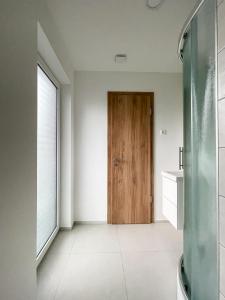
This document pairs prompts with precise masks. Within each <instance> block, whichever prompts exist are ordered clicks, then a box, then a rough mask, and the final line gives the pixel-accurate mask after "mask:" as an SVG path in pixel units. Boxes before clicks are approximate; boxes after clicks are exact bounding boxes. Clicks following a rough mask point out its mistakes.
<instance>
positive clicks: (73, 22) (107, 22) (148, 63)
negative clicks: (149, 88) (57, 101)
mask: <svg viewBox="0 0 225 300" xmlns="http://www.w3.org/2000/svg"><path fill="white" fill-rule="evenodd" d="M46 1H47V3H48V6H49V10H50V12H51V14H52V16H53V19H54V21H55V24H56V26H57V27H58V30H59V32H60V34H61V35H62V39H63V41H64V43H65V46H66V48H67V50H68V51H69V53H70V55H71V58H72V61H73V65H74V68H75V69H76V70H89V71H135V72H180V71H181V64H180V62H179V60H178V58H177V43H178V36H179V33H180V30H181V28H182V26H183V24H184V22H185V20H186V18H187V16H188V15H189V13H190V11H191V10H192V8H193V7H194V4H195V2H196V0H164V2H163V4H162V5H161V7H159V8H158V9H156V10H151V9H149V8H147V6H146V0H46ZM118 53H126V54H127V56H128V60H127V63H125V64H115V62H114V56H115V54H118Z"/></svg>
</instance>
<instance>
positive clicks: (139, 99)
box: [108, 92, 153, 224]
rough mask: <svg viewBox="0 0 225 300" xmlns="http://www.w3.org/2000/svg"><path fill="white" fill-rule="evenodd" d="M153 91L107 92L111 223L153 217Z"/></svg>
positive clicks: (137, 221) (109, 221) (128, 222)
mask: <svg viewBox="0 0 225 300" xmlns="http://www.w3.org/2000/svg"><path fill="white" fill-rule="evenodd" d="M152 142H153V93H125V92H123V93H120V92H109V93H108V170H109V174H108V198H109V199H108V223H112V224H139V223H140V224H145V223H150V222H151V221H152V199H153V189H152V186H153V184H152V180H153V178H152V176H153V171H152V170H153V165H152V160H153V159H152V158H153V154H152Z"/></svg>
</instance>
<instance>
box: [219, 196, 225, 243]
mask: <svg viewBox="0 0 225 300" xmlns="http://www.w3.org/2000/svg"><path fill="white" fill-rule="evenodd" d="M219 227H220V243H221V244H222V245H223V246H224V247H225V198H224V197H220V198H219Z"/></svg>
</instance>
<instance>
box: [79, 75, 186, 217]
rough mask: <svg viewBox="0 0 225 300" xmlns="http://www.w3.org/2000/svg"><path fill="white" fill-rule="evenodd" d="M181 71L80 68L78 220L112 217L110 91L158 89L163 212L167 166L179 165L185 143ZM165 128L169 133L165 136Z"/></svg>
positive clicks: (157, 180)
mask: <svg viewBox="0 0 225 300" xmlns="http://www.w3.org/2000/svg"><path fill="white" fill-rule="evenodd" d="M181 78H182V76H181V74H169V73H168V74H160V73H129V72H75V76H74V87H75V103H74V139H75V145H74V172H75V177H74V178H75V180H74V190H75V191H74V195H75V198H74V201H75V204H74V205H75V211H74V212H75V221H106V219H107V91H153V92H154V93H155V121H154V123H155V124H154V126H155V140H154V155H155V162H154V165H155V166H154V168H155V191H154V193H155V219H156V220H162V219H164V217H163V215H162V197H161V171H162V170H177V169H178V147H179V146H182V94H181V93H182V79H181ZM160 129H166V130H167V131H168V134H167V135H166V136H160V134H159V131H160Z"/></svg>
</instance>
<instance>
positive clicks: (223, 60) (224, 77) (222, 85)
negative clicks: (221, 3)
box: [218, 14, 225, 99]
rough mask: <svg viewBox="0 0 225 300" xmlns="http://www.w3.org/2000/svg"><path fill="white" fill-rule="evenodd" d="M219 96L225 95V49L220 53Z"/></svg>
mask: <svg viewBox="0 0 225 300" xmlns="http://www.w3.org/2000/svg"><path fill="white" fill-rule="evenodd" d="M224 19H225V14H224ZM224 26H225V24H224ZM218 97H219V99H221V98H224V97H225V49H223V50H222V51H221V52H220V53H219V55H218Z"/></svg>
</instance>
